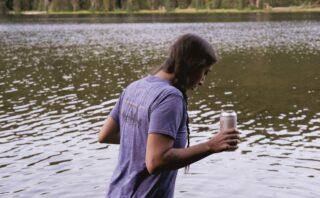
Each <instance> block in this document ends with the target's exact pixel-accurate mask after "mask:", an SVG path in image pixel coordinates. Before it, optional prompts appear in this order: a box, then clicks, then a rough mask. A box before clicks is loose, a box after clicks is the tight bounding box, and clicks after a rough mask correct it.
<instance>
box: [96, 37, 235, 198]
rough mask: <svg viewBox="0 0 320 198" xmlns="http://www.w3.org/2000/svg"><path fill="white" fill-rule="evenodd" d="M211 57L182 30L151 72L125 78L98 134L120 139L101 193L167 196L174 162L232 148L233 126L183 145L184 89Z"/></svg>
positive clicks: (183, 163) (198, 78)
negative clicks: (130, 80) (128, 81)
mask: <svg viewBox="0 0 320 198" xmlns="http://www.w3.org/2000/svg"><path fill="white" fill-rule="evenodd" d="M216 62H217V58H216V54H215V51H214V49H213V48H212V46H211V45H210V44H209V43H208V42H207V41H206V40H204V39H203V38H201V37H200V36H198V35H195V34H184V35H182V36H180V37H179V38H178V39H177V40H176V41H175V42H174V43H173V45H172V46H171V48H170V52H169V56H168V58H167V59H166V60H165V62H164V63H163V64H162V65H161V66H160V67H159V68H158V69H157V70H156V72H154V73H153V75H149V76H147V77H144V78H142V79H140V80H137V81H135V82H133V83H131V84H130V85H129V86H128V87H127V88H126V89H125V90H124V91H123V92H122V93H121V95H120V98H119V100H118V102H117V103H116V105H115V107H114V108H113V110H112V111H111V113H110V116H109V117H108V118H107V119H106V121H105V122H104V124H103V126H102V128H101V130H100V132H99V135H98V141H99V142H100V143H111V144H119V143H120V151H119V159H118V164H117V166H116V169H115V171H114V173H113V175H112V178H111V183H110V185H109V188H108V192H107V195H106V197H110V198H118V197H137V198H143V197H163V198H170V197H173V195H174V187H175V180H176V176H177V170H178V169H179V168H182V167H187V166H188V165H190V164H192V163H194V162H196V161H198V160H200V159H202V158H204V157H206V156H209V155H211V154H213V153H219V152H223V151H235V150H236V149H237V148H238V145H237V144H238V143H239V132H238V131H237V130H236V129H230V130H226V131H220V132H218V133H217V134H216V135H215V136H214V137H212V138H211V139H209V140H208V141H206V142H203V143H200V144H197V145H193V146H189V144H190V140H189V139H190V137H189V136H190V130H189V123H188V120H189V119H188V113H187V101H188V97H187V91H189V90H193V89H195V88H196V87H197V86H198V85H202V84H203V82H204V80H205V76H206V75H207V74H208V72H210V70H211V69H212V65H213V64H214V63H216ZM187 140H188V143H187ZM186 143H187V147H186Z"/></svg>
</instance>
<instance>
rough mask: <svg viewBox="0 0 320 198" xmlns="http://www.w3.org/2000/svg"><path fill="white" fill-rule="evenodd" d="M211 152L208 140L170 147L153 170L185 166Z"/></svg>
mask: <svg viewBox="0 0 320 198" xmlns="http://www.w3.org/2000/svg"><path fill="white" fill-rule="evenodd" d="M212 153H213V152H212V151H211V150H210V148H209V146H208V142H204V143H200V144H197V145H194V146H191V147H188V148H180V149H177V148H171V149H169V150H168V151H167V152H165V153H164V155H163V157H162V159H160V161H159V166H158V167H157V168H156V170H155V171H154V172H155V173H156V172H159V171H164V170H174V169H179V168H182V167H185V166H187V165H189V164H192V163H194V162H196V161H199V160H201V159H203V158H205V157H207V156H208V155H210V154H212Z"/></svg>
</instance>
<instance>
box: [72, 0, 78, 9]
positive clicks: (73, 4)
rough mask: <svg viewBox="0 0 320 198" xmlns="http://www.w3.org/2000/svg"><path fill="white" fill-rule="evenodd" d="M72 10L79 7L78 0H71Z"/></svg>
mask: <svg viewBox="0 0 320 198" xmlns="http://www.w3.org/2000/svg"><path fill="white" fill-rule="evenodd" d="M71 4H72V8H73V11H74V12H75V11H78V10H79V9H80V0H71Z"/></svg>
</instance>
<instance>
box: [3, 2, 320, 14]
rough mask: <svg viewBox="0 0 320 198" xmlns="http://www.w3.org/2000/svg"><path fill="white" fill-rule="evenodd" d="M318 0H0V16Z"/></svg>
mask: <svg viewBox="0 0 320 198" xmlns="http://www.w3.org/2000/svg"><path fill="white" fill-rule="evenodd" d="M319 4H320V0H0V13H2V14H3V13H8V12H9V11H14V13H20V12H21V11H46V12H55V11H79V10H88V11H92V12H94V11H102V12H110V11H115V10H124V11H138V10H159V9H162V10H167V11H170V10H171V11H172V10H174V9H176V8H180V9H186V8H196V9H221V8H236V9H247V8H250V9H268V8H272V7H286V6H315V5H319Z"/></svg>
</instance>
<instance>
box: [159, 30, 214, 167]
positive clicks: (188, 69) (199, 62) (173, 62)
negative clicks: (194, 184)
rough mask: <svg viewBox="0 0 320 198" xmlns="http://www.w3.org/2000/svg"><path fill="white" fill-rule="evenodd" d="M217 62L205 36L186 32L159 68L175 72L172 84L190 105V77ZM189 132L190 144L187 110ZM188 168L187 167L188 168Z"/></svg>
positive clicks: (172, 47)
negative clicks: (188, 87) (188, 90)
mask: <svg viewBox="0 0 320 198" xmlns="http://www.w3.org/2000/svg"><path fill="white" fill-rule="evenodd" d="M216 62H217V57H216V53H215V51H214V49H213V48H212V46H211V45H210V43H208V42H207V41H206V40H204V39H203V38H201V37H199V36H197V35H195V34H184V35H182V36H180V37H179V38H178V39H177V40H176V41H175V42H174V43H173V45H172V46H171V47H170V50H169V56H168V58H167V59H166V60H165V62H164V63H163V64H162V65H161V66H160V68H158V71H159V70H164V71H165V72H168V73H174V74H175V75H174V79H173V80H172V85H173V86H174V87H176V88H177V89H179V90H180V91H181V93H182V95H183V97H184V100H185V102H186V107H188V96H187V87H186V86H187V85H188V81H189V80H190V77H191V76H192V75H193V74H195V73H197V72H200V71H201V70H202V69H203V68H204V67H208V66H210V65H212V64H214V63H216ZM186 125H187V132H188V143H187V147H189V146H190V128H189V116H188V112H187V123H186ZM187 169H188V168H186V170H187Z"/></svg>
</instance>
